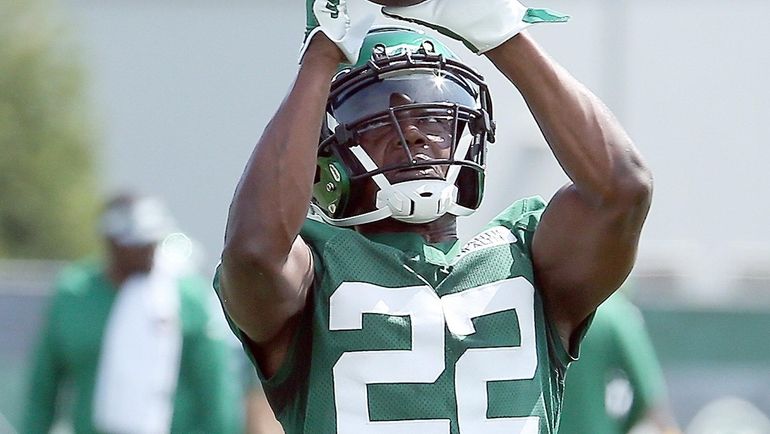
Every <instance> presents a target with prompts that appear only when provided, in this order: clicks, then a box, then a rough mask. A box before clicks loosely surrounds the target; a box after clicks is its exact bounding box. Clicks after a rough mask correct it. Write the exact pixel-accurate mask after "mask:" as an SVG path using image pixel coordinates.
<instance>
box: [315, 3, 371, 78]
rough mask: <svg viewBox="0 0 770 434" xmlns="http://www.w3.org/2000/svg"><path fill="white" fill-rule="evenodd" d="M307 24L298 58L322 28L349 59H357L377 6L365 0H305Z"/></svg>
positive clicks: (354, 61)
mask: <svg viewBox="0 0 770 434" xmlns="http://www.w3.org/2000/svg"><path fill="white" fill-rule="evenodd" d="M305 12H306V14H307V25H306V28H305V40H304V42H303V44H302V50H301V51H300V59H302V56H303V55H304V54H305V51H306V50H307V48H308V46H309V45H310V41H311V39H313V36H315V34H316V33H318V32H323V33H324V34H325V35H326V37H327V38H329V39H330V40H331V41H332V42H334V43H335V44H336V45H337V47H339V49H340V50H341V51H342V53H343V54H344V55H345V57H346V58H347V61H348V62H350V63H356V60H358V53H359V52H360V51H361V44H363V41H364V37H366V33H367V32H368V31H369V28H370V27H371V25H372V23H374V20H375V19H376V18H377V16H378V15H379V7H378V6H377V5H375V4H374V3H371V2H369V1H367V0H306V3H305Z"/></svg>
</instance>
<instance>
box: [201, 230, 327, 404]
mask: <svg viewBox="0 0 770 434" xmlns="http://www.w3.org/2000/svg"><path fill="white" fill-rule="evenodd" d="M340 230H341V229H339V228H335V227H333V226H329V225H327V224H325V223H322V222H319V221H317V220H314V219H311V218H308V219H306V220H305V223H304V225H303V226H302V230H301V231H300V237H302V239H303V240H304V241H305V243H306V244H307V245H308V247H310V250H311V253H312V255H313V267H314V273H315V276H314V278H313V282H314V284H313V285H314V286H315V285H316V284H317V283H318V282H320V281H321V279H322V276H323V272H324V265H323V256H322V255H321V252H322V251H323V248H324V245H325V244H326V242H328V241H329V240H330V239H331V238H333V237H334V236H335V235H336V233H337V231H340ZM221 272H222V270H221V264H220V265H218V266H217V269H216V271H215V274H214V282H213V286H214V290H215V292H216V294H217V296H218V297H219V301H220V304H222V297H221ZM312 291H313V289H312V288H311V292H312ZM310 297H312V294H308V299H310ZM222 310H223V312H224V316H225V319H226V320H227V324H228V325H229V327H230V330H231V331H232V332H233V334H235V336H236V337H237V338H238V340H239V341H240V342H241V345H242V347H243V350H244V351H245V352H246V355H247V356H248V358H249V360H250V361H251V363H252V365H253V366H254V368H255V370H256V373H257V376H258V378H259V380H260V382H261V383H262V388H263V389H264V391H265V394H266V396H267V397H268V400H269V401H270V405H271V407H272V408H273V410H274V412H275V415H276V417H277V418H278V419H286V418H292V417H294V416H292V415H288V414H284V413H283V412H284V410H285V409H287V408H291V407H292V406H290V405H289V404H290V401H292V400H294V399H298V397H301V396H302V395H304V394H306V387H307V382H306V381H305V380H306V378H307V375H308V369H309V365H310V363H309V360H310V357H311V354H310V350H311V340H312V326H311V325H312V317H313V305H312V303H308V304H307V306H306V308H305V310H304V311H303V312H302V314H301V318H300V319H299V322H300V323H299V325H298V327H297V329H296V332H295V335H294V336H293V337H292V342H291V344H290V347H289V351H288V353H287V355H286V359H285V360H284V362H283V364H282V365H281V367H280V368H279V369H278V372H276V373H275V375H273V376H272V377H268V376H267V375H265V373H264V372H263V371H262V370H261V369H260V367H259V363H257V359H256V356H255V354H254V345H253V342H252V341H251V339H249V337H248V336H247V335H246V333H244V332H243V331H242V330H241V329H240V328H239V327H238V325H237V324H235V322H234V321H233V320H232V318H230V316H229V315H228V314H227V311H226V310H225V309H224V306H222ZM295 408H296V407H295Z"/></svg>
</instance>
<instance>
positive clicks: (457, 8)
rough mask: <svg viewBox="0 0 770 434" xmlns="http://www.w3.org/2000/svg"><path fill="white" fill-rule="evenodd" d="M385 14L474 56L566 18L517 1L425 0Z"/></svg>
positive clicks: (566, 18) (388, 10) (390, 8)
mask: <svg viewBox="0 0 770 434" xmlns="http://www.w3.org/2000/svg"><path fill="white" fill-rule="evenodd" d="M382 13H384V14H385V15H387V16H389V17H392V18H396V19H399V20H404V21H409V22H413V23H417V24H422V25H424V26H426V27H430V28H432V29H434V30H437V31H438V32H440V33H443V34H444V35H446V36H449V37H450V38H453V39H457V40H459V41H460V42H462V43H463V44H465V46H466V47H468V48H469V49H470V50H471V51H473V52H474V53H476V54H482V53H485V52H487V51H489V50H491V49H493V48H495V47H497V46H499V45H501V44H502V43H503V42H505V41H507V40H508V39H511V38H512V37H514V36H516V35H517V34H518V33H519V32H521V31H522V30H524V29H525V28H527V27H529V26H530V25H532V24H535V23H548V22H551V23H553V22H564V21H567V20H568V19H569V16H568V15H563V14H560V13H558V12H554V11H551V10H548V9H536V8H528V7H526V6H524V5H522V4H521V3H519V2H518V1H517V0H426V1H424V2H422V3H419V4H417V5H414V6H406V7H390V6H389V7H385V8H383V9H382Z"/></svg>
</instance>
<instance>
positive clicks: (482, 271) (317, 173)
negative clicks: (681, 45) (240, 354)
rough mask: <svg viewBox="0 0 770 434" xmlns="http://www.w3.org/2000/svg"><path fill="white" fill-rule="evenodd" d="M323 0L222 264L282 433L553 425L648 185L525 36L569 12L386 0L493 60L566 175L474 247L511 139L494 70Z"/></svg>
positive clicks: (592, 103)
mask: <svg viewBox="0 0 770 434" xmlns="http://www.w3.org/2000/svg"><path fill="white" fill-rule="evenodd" d="M470 4H473V5H475V7H473V8H470V7H469V5H470ZM307 6H308V9H307V16H308V18H309V19H308V31H307V33H306V40H305V45H304V47H303V51H302V58H301V64H300V67H299V71H298V73H297V77H296V80H295V82H294V83H293V85H292V87H291V89H290V90H289V93H288V95H287V96H286V98H285V99H284V101H283V102H282V104H281V106H280V107H279V108H278V110H277V112H276V113H275V115H274V117H273V119H272V120H271V122H270V123H269V124H268V126H267V127H266V129H265V131H264V133H263V135H262V137H261V138H260V140H259V141H258V143H257V145H256V147H255V148H254V151H253V153H252V155H251V157H250V159H249V162H248V164H247V167H246V169H245V171H244V173H243V175H242V177H241V180H240V183H239V185H238V187H237V190H236V193H235V197H234V198H233V201H232V204H231V207H230V213H229V218H228V222H227V230H226V234H225V248H224V251H223V254H222V263H221V266H220V268H219V269H218V272H217V276H216V278H215V287H216V289H217V291H218V293H219V296H220V298H221V301H222V304H223V306H224V309H225V311H226V313H227V315H228V317H229V319H230V321H231V326H232V328H233V330H234V331H235V333H236V334H237V335H238V336H239V338H240V339H241V341H242V342H243V344H244V347H245V349H246V351H247V352H248V354H249V355H250V356H251V357H252V360H253V361H254V364H255V366H256V367H257V370H258V372H259V375H260V377H261V379H262V381H263V384H264V388H265V392H266V394H267V396H268V399H269V401H270V403H271V406H272V407H273V409H274V410H275V413H276V416H277V418H278V419H279V420H280V421H281V423H282V424H283V427H284V430H285V431H286V432H287V433H304V432H307V433H322V434H326V433H343V434H367V433H380V434H382V433H421V434H449V433H452V434H457V433H462V434H469V433H506V434H514V433H517V434H546V433H548V434H551V433H554V432H555V430H556V425H557V423H558V422H557V421H558V413H559V407H560V402H561V394H562V389H563V379H564V374H565V371H566V367H567V365H568V364H569V363H570V361H572V360H574V358H575V357H576V356H577V352H578V345H579V342H580V340H581V337H582V335H583V333H584V332H585V330H586V327H587V325H588V323H589V322H590V318H591V315H592V313H593V312H594V310H595V308H596V307H597V306H598V305H599V304H600V303H601V302H602V301H603V300H604V299H605V298H607V297H608V296H609V295H610V294H611V293H612V292H613V291H615V289H616V288H618V286H619V285H620V284H621V283H622V282H623V281H624V279H625V278H626V276H627V275H628V273H629V272H630V270H631V267H632V264H633V261H634V255H635V251H636V247H637V242H638V240H639V234H640V231H641V227H642V224H643V222H644V220H645V217H646V215H647V211H648V208H649V205H650V196H651V177H650V173H649V171H648V169H647V168H646V166H645V165H644V163H643V161H642V159H641V157H640V156H639V153H638V151H637V150H636V149H635V148H634V146H633V144H632V143H631V140H630V139H629V138H628V136H627V135H626V133H625V132H624V130H623V128H622V127H621V126H620V125H619V124H618V122H617V121H616V120H615V118H614V117H613V116H612V114H611V113H610V111H609V110H608V109H607V108H606V107H605V106H604V105H603V104H602V103H601V102H600V101H599V100H598V99H597V98H596V97H595V96H594V95H593V94H592V93H591V92H590V91H588V90H587V89H586V88H585V87H584V86H583V85H581V84H580V83H578V82H577V81H576V80H575V79H574V78H572V77H571V76H570V75H569V74H568V73H567V72H566V71H565V70H564V69H562V68H561V67H560V66H558V65H557V64H556V63H555V62H554V61H553V60H551V59H550V58H549V57H548V56H547V55H546V54H545V53H544V52H543V50H542V49H541V48H540V47H539V46H538V45H537V44H536V43H535V42H534V41H533V40H532V38H531V37H530V36H529V35H528V34H526V33H522V30H523V29H524V28H525V27H527V26H529V25H531V24H533V23H536V22H550V21H563V20H564V19H565V17H564V16H561V15H558V14H555V13H552V12H549V11H547V10H540V9H529V8H526V7H524V6H522V5H521V4H519V3H517V2H516V1H514V0H477V1H474V2H472V3H471V2H468V1H466V0H440V1H439V0H429V1H426V2H423V3H421V4H418V5H415V6H410V7H403V8H392V7H387V8H385V9H384V12H386V13H387V14H388V15H391V16H394V17H396V18H401V19H405V20H408V21H413V22H417V23H420V24H424V25H429V26H431V27H434V28H437V29H439V30H441V31H442V32H445V33H446V34H447V35H450V36H451V37H453V38H457V39H460V40H462V41H463V42H464V43H465V44H466V45H467V46H468V47H469V48H471V50H473V51H474V52H476V53H479V54H484V55H486V56H487V57H488V58H489V59H490V60H491V61H492V62H493V63H494V64H495V65H496V66H497V68H498V69H499V70H500V71H501V72H502V73H503V74H504V75H505V76H506V77H508V78H509V79H510V81H511V83H512V84H513V86H515V87H516V88H517V89H518V91H519V92H520V93H521V95H522V96H523V97H524V99H525V100H526V102H527V104H528V105H529V107H530V110H531V112H532V114H533V115H534V117H535V119H536V120H537V122H538V124H539V125H540V128H541V130H542V132H543V134H544V136H545V139H546V141H547V142H548V144H549V146H550V147H551V149H552V151H553V154H554V156H555V157H556V160H557V161H558V163H559V164H560V165H561V166H562V167H563V168H564V170H565V171H566V173H567V175H569V177H570V179H571V182H570V183H569V184H568V185H566V186H564V187H563V188H562V189H560V190H559V191H558V192H556V193H555V195H554V196H553V198H552V199H551V200H550V202H549V203H548V204H546V203H544V202H543V201H542V200H541V199H539V198H536V197H533V198H527V199H522V200H519V201H516V202H513V203H512V204H511V205H510V206H509V207H508V208H507V209H506V210H505V211H503V212H502V213H501V214H500V215H499V216H498V217H497V218H495V219H494V220H493V221H492V222H490V224H489V225H488V226H487V227H486V228H484V229H483V230H481V231H480V232H479V234H478V235H477V236H476V237H474V238H473V239H471V240H470V241H469V242H467V243H465V244H464V245H461V243H460V242H459V241H458V239H457V236H456V219H457V217H458V216H465V215H469V214H471V213H472V212H474V211H475V210H476V209H477V208H478V206H479V204H480V202H481V198H482V193H483V187H484V176H485V173H484V170H485V158H486V151H487V149H486V148H487V143H488V142H490V141H492V140H494V133H495V123H494V120H493V113H492V104H491V98H490V96H489V93H488V90H487V86H486V85H485V83H484V80H483V78H482V77H481V76H479V75H478V74H477V73H476V72H474V71H473V70H472V69H470V68H469V67H467V66H466V65H464V64H463V63H462V62H461V61H460V60H459V59H458V58H457V56H455V55H454V54H453V53H452V52H450V51H449V49H448V48H447V47H446V46H444V44H442V43H441V42H440V41H439V40H437V39H434V38H432V37H428V36H426V35H425V34H423V33H421V32H419V31H415V30H409V29H406V28H402V27H392V28H375V29H373V30H371V31H368V30H369V27H370V24H371V23H372V21H373V19H374V17H375V14H377V13H379V9H376V8H375V9H374V12H372V9H371V8H370V7H369V6H371V5H367V2H365V1H363V0H347V1H341V0H340V1H331V0H330V1H327V0H315V1H314V0H308V2H307ZM512 90H513V89H512ZM309 205H310V206H311V207H312V210H313V213H312V214H313V216H312V218H306V214H307V211H308V207H309Z"/></svg>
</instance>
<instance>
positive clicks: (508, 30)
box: [383, 0, 652, 342]
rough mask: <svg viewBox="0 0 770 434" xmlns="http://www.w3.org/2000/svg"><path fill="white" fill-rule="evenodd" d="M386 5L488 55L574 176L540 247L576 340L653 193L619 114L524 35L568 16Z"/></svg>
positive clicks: (489, 2)
mask: <svg viewBox="0 0 770 434" xmlns="http://www.w3.org/2000/svg"><path fill="white" fill-rule="evenodd" d="M471 3H473V4H471ZM383 11H384V13H385V14H387V15H389V16H392V17H394V18H398V19H403V20H407V21H413V22H417V23H420V24H424V25H427V26H430V27H433V28H435V29H436V30H438V31H439V32H442V33H444V34H446V35H447V36H449V37H452V38H455V39H459V40H461V41H462V42H463V43H465V45H466V46H467V47H468V48H470V49H471V50H472V51H474V52H476V53H484V54H486V55H487V56H488V57H489V59H490V60H491V61H492V62H493V63H494V64H495V66H497V68H498V69H499V70H500V71H501V72H502V73H503V74H505V75H506V76H507V77H508V79H509V80H510V81H511V82H512V83H513V84H514V85H515V86H516V87H517V88H518V90H519V91H520V92H521V94H522V96H523V97H524V99H525V100H526V102H527V104H528V105H529V108H530V110H531V111H532V114H533V115H534V116H535V120H536V121H537V123H538V125H539V126H540V129H541V130H542V132H543V134H544V135H545V138H546V140H547V141H548V144H549V146H550V147H551V150H552V151H553V153H554V155H555V156H556V159H557V160H558V161H559V164H561V166H562V168H564V170H565V172H566V173H567V175H568V176H569V177H570V179H571V180H572V183H571V184H569V185H567V186H565V187H564V188H562V189H561V190H560V191H559V192H557V193H556V195H555V196H554V197H553V198H552V199H551V201H550V203H549V205H548V207H547V209H546V211H545V213H544V214H543V217H542V220H541V222H540V224H539V227H538V229H537V232H536V234H535V238H534V241H533V246H532V250H533V262H534V267H535V279H536V280H537V283H538V286H539V287H540V289H541V291H542V293H543V295H544V298H545V303H546V309H547V311H548V313H549V316H550V318H551V320H552V321H554V322H555V323H556V325H557V327H558V329H559V333H560V334H561V337H562V340H563V341H565V342H568V341H569V339H570V337H571V336H572V333H573V331H574V330H575V329H576V328H577V327H578V326H579V325H580V324H581V323H582V322H583V321H584V320H585V318H586V317H587V316H588V315H590V313H591V312H593V310H594V309H595V308H596V306H598V305H599V304H600V303H601V302H602V301H603V300H604V299H605V298H607V297H608V296H609V295H610V294H611V293H612V292H613V291H615V289H617V288H618V287H619V286H620V284H621V283H622V282H623V280H624V279H625V278H626V276H627V275H628V273H629V272H630V271H631V267H632V265H633V262H634V256H635V253H636V247H637V243H638V241H639V234H640V231H641V227H642V223H643V222H644V219H645V217H646V216H647V210H648V209H649V206H650V197H651V191H652V179H651V176H650V173H649V171H648V170H647V168H646V166H645V165H644V163H643V162H642V160H641V158H640V156H639V153H638V152H637V151H636V149H635V148H634V146H633V144H632V143H631V140H630V139H629V138H628V136H627V135H626V133H625V131H623V128H622V127H621V126H620V125H619V124H618V122H617V121H616V120H615V118H614V117H613V116H612V114H611V113H610V111H609V110H608V109H607V108H606V107H605V106H604V104H602V103H601V101H599V99H598V98H596V96H594V95H593V94H592V93H591V92H590V91H588V89H586V88H585V87H584V86H583V85H581V84H580V83H578V82H577V80H575V79H574V78H573V77H572V76H571V75H569V74H568V73H567V72H566V71H565V70H564V69H563V68H561V67H560V66H558V65H557V64H556V63H555V62H554V61H553V60H551V59H549V58H548V57H547V56H546V55H545V54H544V53H543V51H542V50H541V49H540V48H539V47H538V46H537V45H536V44H535V43H534V42H533V41H532V39H530V37H529V36H528V35H527V34H522V33H521V32H522V30H524V29H525V28H526V27H528V26H530V25H532V24H536V23H548V22H564V21H567V19H568V18H569V17H568V16H565V15H562V14H559V13H556V12H553V11H550V10H548V9H533V8H528V7H526V6H524V5H522V4H520V3H519V2H518V1H516V0H478V1H475V2H468V1H467V0H441V1H437V0H434V1H425V2H424V3H421V4H418V5H416V6H409V7H386V8H384V10H383ZM479 23H483V25H479Z"/></svg>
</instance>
